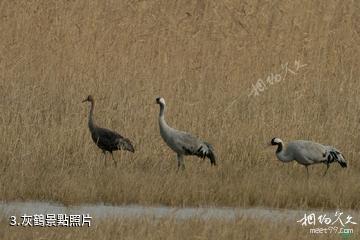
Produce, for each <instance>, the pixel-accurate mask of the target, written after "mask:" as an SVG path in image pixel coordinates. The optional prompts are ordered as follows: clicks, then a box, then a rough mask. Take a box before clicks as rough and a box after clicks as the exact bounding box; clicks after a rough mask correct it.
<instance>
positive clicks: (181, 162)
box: [177, 154, 185, 170]
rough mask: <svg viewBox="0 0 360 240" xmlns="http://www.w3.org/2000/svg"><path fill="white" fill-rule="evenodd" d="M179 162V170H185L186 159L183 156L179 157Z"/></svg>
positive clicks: (179, 155)
mask: <svg viewBox="0 0 360 240" xmlns="http://www.w3.org/2000/svg"><path fill="white" fill-rule="evenodd" d="M177 162H178V170H179V169H180V167H181V170H184V169H185V163H184V157H183V155H181V154H178V155H177Z"/></svg>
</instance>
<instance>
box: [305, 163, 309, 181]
mask: <svg viewBox="0 0 360 240" xmlns="http://www.w3.org/2000/svg"><path fill="white" fill-rule="evenodd" d="M305 167H306V173H307V178H308V179H309V169H308V165H305Z"/></svg>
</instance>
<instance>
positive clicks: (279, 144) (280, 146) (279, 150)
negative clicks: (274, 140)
mask: <svg viewBox="0 0 360 240" xmlns="http://www.w3.org/2000/svg"><path fill="white" fill-rule="evenodd" d="M277 146H278V147H277V149H276V153H280V152H281V151H282V150H283V148H284V146H283V143H282V142H280V143H278V144H277Z"/></svg>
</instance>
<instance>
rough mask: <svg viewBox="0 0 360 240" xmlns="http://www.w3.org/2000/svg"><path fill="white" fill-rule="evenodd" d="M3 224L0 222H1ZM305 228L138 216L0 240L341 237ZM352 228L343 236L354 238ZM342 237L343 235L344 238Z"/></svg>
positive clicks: (7, 230) (12, 231)
mask: <svg viewBox="0 0 360 240" xmlns="http://www.w3.org/2000/svg"><path fill="white" fill-rule="evenodd" d="M2 224H4V225H6V222H4V221H3V222H2V223H1V225H2ZM309 229H310V228H309V227H301V224H296V222H295V223H269V222H254V221H251V220H246V219H238V220H235V221H231V222H227V221H221V220H217V221H214V220H211V221H205V220H197V219H193V220H188V221H177V220H174V219H171V218H164V219H161V220H158V221H154V220H153V219H151V218H141V219H131V220H130V219H108V220H103V221H100V222H97V223H94V224H93V226H91V227H89V228H87V227H83V228H60V227H59V228H56V227H50V228H49V227H45V228H41V227H10V226H3V227H1V228H0V237H1V238H2V239H9V240H11V239H40V238H41V239H119V238H121V239H156V240H158V239H169V240H173V239H174V240H175V239H194V240H195V239H197V240H199V239H229V240H231V239H246V240H247V239H251V240H255V239H286V240H293V239H294V240H295V239H296V240H305V239H306V240H308V239H317V240H318V239H320V240H321V239H327V240H328V239H336V240H339V239H343V238H342V237H345V236H344V235H342V234H339V233H337V234H335V233H332V234H330V233H329V232H328V233H327V234H314V233H310V230H309ZM357 234H358V233H357V232H355V231H354V233H353V234H350V235H349V236H348V238H347V239H349V240H350V239H355V238H356V236H357ZM344 239H346V238H344Z"/></svg>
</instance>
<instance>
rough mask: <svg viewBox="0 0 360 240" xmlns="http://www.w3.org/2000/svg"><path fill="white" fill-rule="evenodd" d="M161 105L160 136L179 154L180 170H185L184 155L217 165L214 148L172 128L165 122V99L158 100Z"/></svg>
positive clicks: (159, 98)
mask: <svg viewBox="0 0 360 240" xmlns="http://www.w3.org/2000/svg"><path fill="white" fill-rule="evenodd" d="M156 103H157V104H159V105H160V115H159V126H160V135H161V137H162V138H163V140H164V141H165V143H166V144H167V145H168V146H169V147H170V148H171V149H172V150H173V151H174V152H176V154H177V162H178V169H179V168H180V167H181V168H182V169H185V164H184V159H183V157H184V155H195V156H198V157H200V158H205V157H207V158H209V159H210V163H211V165H214V166H215V165H216V157H215V153H214V149H213V147H212V146H211V145H210V144H209V143H207V142H204V141H202V140H200V139H198V138H197V137H195V136H193V135H191V134H190V133H187V132H182V131H179V130H176V129H174V128H171V127H170V126H169V125H167V123H166V121H165V116H164V113H165V99H164V98H162V97H158V98H156Z"/></svg>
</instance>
